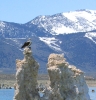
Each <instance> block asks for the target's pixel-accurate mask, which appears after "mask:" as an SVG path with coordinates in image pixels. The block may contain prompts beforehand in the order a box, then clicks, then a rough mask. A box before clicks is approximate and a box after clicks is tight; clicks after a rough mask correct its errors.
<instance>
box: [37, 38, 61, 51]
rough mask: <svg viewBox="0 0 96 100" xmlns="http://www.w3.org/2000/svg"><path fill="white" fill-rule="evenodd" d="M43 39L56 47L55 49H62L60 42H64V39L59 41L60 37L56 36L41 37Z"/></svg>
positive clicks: (50, 45)
mask: <svg viewBox="0 0 96 100" xmlns="http://www.w3.org/2000/svg"><path fill="white" fill-rule="evenodd" d="M39 39H40V40H41V41H43V42H44V43H46V44H47V45H48V46H49V47H50V48H52V49H54V50H55V51H62V50H61V48H60V46H59V44H61V43H62V41H59V40H58V39H55V37H50V38H49V37H39Z"/></svg>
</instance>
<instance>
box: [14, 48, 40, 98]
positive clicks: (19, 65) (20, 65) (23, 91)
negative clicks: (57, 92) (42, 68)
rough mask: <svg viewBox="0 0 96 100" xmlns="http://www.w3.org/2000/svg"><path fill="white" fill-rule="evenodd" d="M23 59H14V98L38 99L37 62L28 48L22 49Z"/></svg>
mask: <svg viewBox="0 0 96 100" xmlns="http://www.w3.org/2000/svg"><path fill="white" fill-rule="evenodd" d="M23 54H24V59H23V60H16V69H17V72H16V84H15V85H14V87H15V96H14V100H39V98H40V97H39V94H38V90H37V85H38V84H37V76H38V68H39V65H38V63H37V62H36V61H35V60H34V58H33V57H32V51H31V49H30V48H25V49H24V52H23Z"/></svg>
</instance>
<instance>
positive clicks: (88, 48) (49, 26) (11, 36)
mask: <svg viewBox="0 0 96 100" xmlns="http://www.w3.org/2000/svg"><path fill="white" fill-rule="evenodd" d="M77 13H78V14H77ZM80 13H81V15H80ZM68 14H69V15H68ZM86 14H87V15H86ZM85 15H86V16H87V17H84V16H85ZM88 16H89V17H88ZM91 16H93V17H92V18H91V19H90V17H91ZM95 17H96V11H94V10H79V11H72V12H67V13H58V14H54V15H48V16H47V17H46V16H39V17H38V16H37V17H36V18H34V19H33V20H31V21H29V22H27V23H25V24H18V23H13V22H5V21H4V22H3V21H0V47H1V49H0V60H1V61H2V62H1V63H0V69H1V70H2V69H4V68H5V70H6V69H7V68H9V69H13V70H14V71H15V60H16V59H19V58H20V59H22V58H23V55H22V50H21V45H22V44H23V43H24V42H25V41H26V40H27V39H28V38H32V50H33V55H34V58H35V59H36V60H37V61H38V62H39V64H40V70H39V72H40V73H47V70H46V66H47V65H46V64H47V59H48V56H49V54H50V53H63V54H64V56H65V57H66V60H67V61H68V62H69V63H70V64H73V65H75V66H77V68H79V69H82V70H83V71H85V72H93V71H96V64H95V61H96V58H95V56H96V53H95V51H96V47H95V46H96V35H95V34H96V28H95V26H96V18H95ZM70 18H71V19H70ZM72 18H73V19H72ZM75 20H76V21H75ZM76 22H77V23H76ZM80 27H81V30H79V28H80ZM72 30H73V31H72ZM82 30H83V31H82ZM10 52H12V55H10ZM9 55H10V56H9ZM8 57H9V59H8ZM6 64H7V65H6ZM2 71H4V70H2Z"/></svg>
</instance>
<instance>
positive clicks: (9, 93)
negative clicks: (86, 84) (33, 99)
mask: <svg viewBox="0 0 96 100" xmlns="http://www.w3.org/2000/svg"><path fill="white" fill-rule="evenodd" d="M92 89H94V90H95V92H93V93H92ZM89 95H90V98H91V100H96V87H90V88H89ZM13 96H14V89H0V100H13Z"/></svg>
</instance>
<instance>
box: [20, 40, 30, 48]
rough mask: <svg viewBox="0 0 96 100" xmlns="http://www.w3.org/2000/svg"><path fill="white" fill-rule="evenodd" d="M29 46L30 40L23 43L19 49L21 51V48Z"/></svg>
mask: <svg viewBox="0 0 96 100" xmlns="http://www.w3.org/2000/svg"><path fill="white" fill-rule="evenodd" d="M31 44H32V42H31V39H28V41H27V42H25V43H24V44H23V45H22V47H21V48H22V49H23V48H25V47H29V46H30V45H31Z"/></svg>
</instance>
